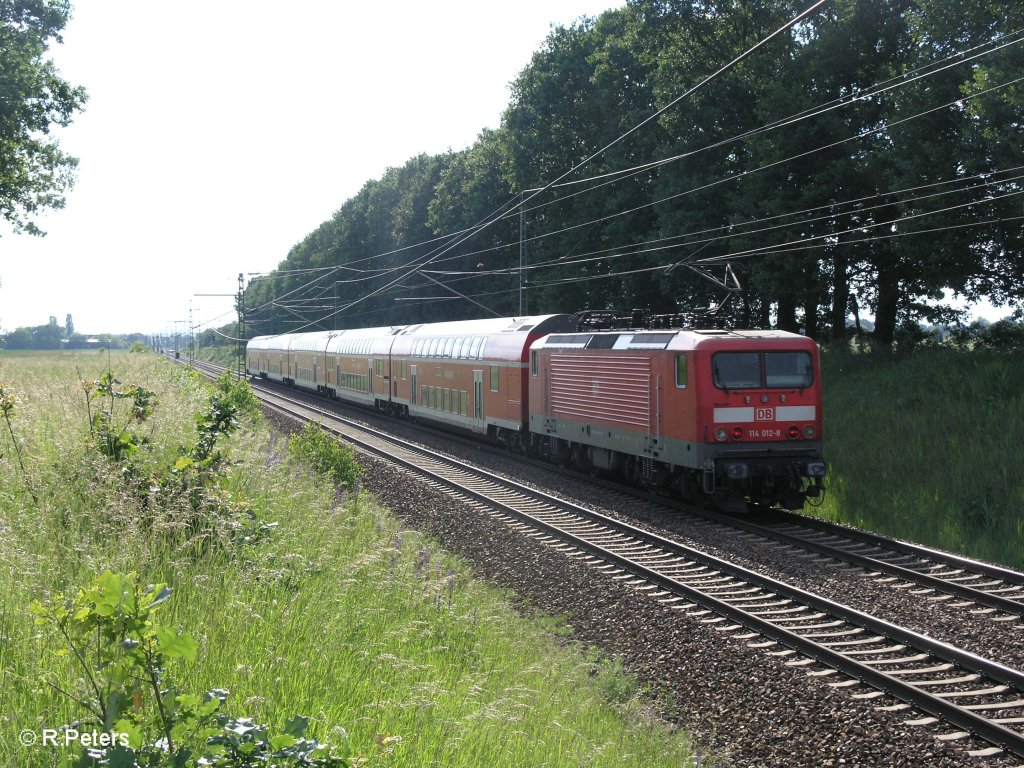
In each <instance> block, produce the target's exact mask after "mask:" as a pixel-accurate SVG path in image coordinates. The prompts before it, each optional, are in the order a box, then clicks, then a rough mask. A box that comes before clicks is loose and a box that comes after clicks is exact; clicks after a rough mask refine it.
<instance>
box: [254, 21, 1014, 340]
mask: <svg viewBox="0 0 1024 768" xmlns="http://www.w3.org/2000/svg"><path fill="white" fill-rule="evenodd" d="M819 5H820V4H819ZM809 10H811V9H809ZM1014 34H1015V35H1016V34H1019V33H1014ZM1017 42H1020V40H1015V41H1012V42H1006V43H1005V46H1008V45H1012V44H1016V43H1017ZM755 47H756V46H755ZM977 55H979V56H980V55H983V54H981V53H979V54H977ZM959 63H963V62H962V61H957V62H955V63H954V64H950V65H948V66H955V65H956V64H959ZM928 66H929V67H931V66H933V65H928ZM944 68H948V67H943V68H942V69H944ZM922 69H925V68H922ZM942 69H934V70H933V71H930V72H926V73H925V74H921V75H919V76H918V78H920V77H926V76H929V75H930V74H934V73H935V72H937V71H942ZM719 71H721V70H719ZM918 78H915V79H918ZM1019 80H1020V79H1017V80H1012V81H1009V82H1008V83H1003V84H1001V85H999V86H994V87H993V88H991V89H986V90H985V91H982V92H979V93H977V94H971V95H969V96H965V97H963V98H961V99H957V100H955V101H954V102H949V103H947V104H946V105H943V106H942V107H936V108H934V109H932V110H926V111H924V112H921V113H918V114H917V115H915V116H911V117H909V118H904V119H902V120H898V121H893V122H890V123H888V124H886V125H885V126H883V127H881V128H879V129H877V130H878V131H882V130H889V129H891V128H892V127H894V126H896V125H899V124H900V123H902V122H905V121H906V120H910V119H914V118H915V117H920V116H922V115H925V114H928V113H930V112H933V111H935V110H936V109H942V108H943V107H948V106H950V105H951V104H958V103H961V102H963V101H965V100H967V99H970V98H976V97H978V96H980V95H984V94H985V93H988V92H990V91H992V90H995V89H997V88H1001V87H1007V86H1009V85H1012V84H1015V83H1016V82H1018V81H1019ZM891 87H896V86H891ZM691 92H692V91H691ZM879 92H881V91H880V90H874V91H870V90H869V91H866V92H864V93H863V94H859V95H858V98H851V99H850V100H849V103H855V102H856V101H857V100H863V99H864V98H867V97H868V95H870V94H877V93H879ZM685 95H686V94H684V96H685ZM680 98H682V97H680ZM673 103H675V102H673ZM670 106H671V104H670V105H668V106H667V107H666V108H665V109H667V108H669V107H670ZM833 108H834V107H833ZM662 111H664V110H662ZM820 113H821V111H819V112H812V113H811V114H810V115H809V116H814V115H816V114H820ZM653 117H654V116H652V117H651V118H648V119H647V120H645V121H644V122H648V121H649V120H650V119H653ZM644 122H642V123H640V124H638V125H637V126H634V128H632V129H631V130H630V131H629V132H627V133H626V134H623V135H622V136H621V137H620V138H619V139H618V140H616V141H619V140H621V139H623V138H625V136H627V135H629V133H631V132H633V131H635V130H636V129H638V128H639V127H640V126H642V125H643V124H644ZM767 128H768V127H767V126H766V127H762V128H760V129H755V131H754V132H757V131H763V130H767ZM754 132H747V133H746V134H741V135H740V136H741V137H743V136H749V135H753V133H754ZM867 135H869V134H865V133H859V134H857V135H854V136H850V137H848V138H847V139H844V140H843V141H850V140H856V139H860V138H864V137H866V136H867ZM614 143H615V142H613V144H614ZM839 143H842V142H835V143H832V144H829V145H826V146H824V147H819V148H818V149H816V150H811V151H810V152H808V153H801V154H798V155H793V156H791V157H790V158H786V159H783V160H780V161H776V162H775V163H770V164H767V165H765V166H762V167H761V168H758V169H752V170H751V171H747V172H744V173H743V174H737V175H732V176H729V177H725V178H723V179H720V180H718V181H717V182H714V183H713V184H718V183H725V182H727V181H733V180H737V179H739V178H742V177H743V176H745V175H749V174H751V173H755V172H757V171H759V170H763V169H764V168H770V167H773V166H775V165H778V164H780V163H783V162H787V161H788V160H792V159H795V158H798V157H804V156H807V155H808V154H812V153H813V152H817V151H822V150H823V149H827V148H830V147H833V146H836V145H837V144H839ZM610 146H612V144H609V145H608V146H606V147H605V148H604V149H603V150H601V151H604V150H606V149H608V148H609V147H610ZM596 156H597V153H595V154H594V155H592V156H591V157H590V158H588V160H587V161H584V163H581V164H579V165H577V166H575V167H574V168H573V169H570V171H568V172H567V173H566V174H563V176H562V177H559V179H564V178H565V177H566V176H567V175H569V174H571V173H573V172H574V171H575V170H576V169H578V168H579V167H581V166H582V165H583V164H585V163H586V162H589V161H590V160H592V159H593V158H594V157H596ZM671 160H672V158H669V159H667V160H666V162H669V161H671ZM626 170H629V169H626ZM624 172H625V171H622V172H618V173H620V174H621V173H624ZM592 178H598V177H592ZM557 181H558V180H556V182H557ZM580 181H585V180H580ZM556 182H552V183H551V184H549V185H546V186H545V187H543V188H541V190H540V191H538V192H537V193H536V194H540V192H541V191H544V190H546V189H550V188H552V187H553V186H556ZM572 183H577V182H572ZM713 184H712V185H706V186H702V187H699V188H696V189H694V190H688V191H685V192H681V193H677V194H674V195H671V196H668V197H665V198H662V199H660V200H658V201H653V202H651V203H649V205H658V204H663V203H665V202H668V201H671V200H674V199H678V198H679V197H681V196H683V195H686V194H692V193H693V192H695V191H701V190H703V189H706V188H708V186H713ZM536 194H535V195H533V196H531V198H530V199H533V198H534V197H535V196H536ZM562 199H564V198H562ZM643 207H646V206H642V207H639V208H634V209H630V210H627V211H620V212H616V213H615V214H611V215H606V216H602V217H601V218H600V219H594V220H592V221H590V222H584V223H583V224H579V225H575V226H573V227H569V228H565V229H562V230H558V231H556V232H549V233H544V234H542V235H538V236H535V237H533V238H530V239H529V240H530V241H533V240H539V239H542V238H544V237H552V236H554V235H556V234H561V233H564V232H567V231H571V230H572V229H576V228H580V227H585V226H593V225H595V224H596V223H600V222H603V221H606V220H608V219H609V218H610V217H612V216H622V215H628V214H630V213H634V212H636V211H637V210H641V209H642V208H643ZM786 215H790V214H782V216H786ZM484 221H485V222H487V220H486V219H485V220H484ZM489 223H492V222H488V223H487V225H489ZM747 224H749V222H748V223H744V224H743V225H744V226H745V225H747ZM477 231H480V229H477V228H467V229H466V230H462V231H461V233H460V234H463V235H464V237H460V238H458V239H457V241H456V242H453V243H451V244H449V245H448V246H446V247H445V248H443V249H441V250H439V251H438V252H435V253H433V254H429V255H428V256H426V257H424V258H422V259H420V260H418V261H417V262H416V263H414V264H412V265H403V266H400V267H395V268H393V269H390V270H382V271H381V272H380V273H378V274H398V273H399V272H403V273H404V276H405V277H406V278H407V277H409V276H411V275H413V274H416V273H418V272H422V271H429V270H426V269H425V268H426V267H427V266H429V265H431V264H436V263H440V262H441V261H442V258H441V257H442V256H443V255H445V254H446V253H448V252H449V251H451V250H452V249H453V248H455V247H457V245H459V244H461V243H464V242H466V241H467V240H468V239H469V237H471V236H472V235H473V234H474V233H475V232H477ZM748 234H749V233H748ZM447 237H448V236H445V238H447ZM677 237H685V236H677ZM445 238H438V239H436V240H440V239H445ZM436 240H435V241H429V242H436ZM413 247H417V246H406V247H405V248H403V249H398V250H408V249H409V248H413ZM394 252H397V251H392V252H389V253H394ZM481 252H485V251H481ZM463 255H465V254H463ZM379 257H380V256H379V255H378V256H370V257H366V258H365V259H361V260H360V262H356V263H370V262H371V261H372V259H374V258H379ZM453 258H454V257H453ZM718 258H725V257H718ZM563 263H573V262H563ZM346 266H349V265H346ZM530 268H531V269H532V268H534V267H533V266H532V265H531V267H530ZM353 271H355V272H358V271H359V270H353ZM515 271H517V270H515V269H509V270H502V272H505V273H509V272H515ZM432 274H438V273H436V272H432ZM479 274H485V273H479ZM366 279H372V278H366V277H358V278H352V279H351V281H353V282H354V281H357V280H358V281H363V280H366ZM401 282H402V280H395V281H392V282H391V283H389V285H387V286H383V287H382V288H381V289H378V290H377V291H375V292H373V294H371V295H382V294H384V293H385V292H387V291H388V290H390V289H391V288H393V287H395V286H396V285H398V284H400V283H401ZM307 287H308V286H307ZM299 290H301V288H298V289H295V291H293V292H292V293H295V292H296V291H299ZM282 298H283V297H282ZM366 298H368V297H366ZM363 300H365V299H363ZM357 303H358V302H351V303H348V304H347V305H346V306H345V307H341V308H339V309H338V310H336V312H335V313H334V314H338V313H341V312H344V311H346V310H347V309H348V308H350V307H352V306H354V305H355V304H357ZM264 306H267V305H264ZM330 316H331V315H329V316H328V318H329V317H330ZM322 319H327V318H322ZM312 324H313V323H310V325H312Z"/></svg>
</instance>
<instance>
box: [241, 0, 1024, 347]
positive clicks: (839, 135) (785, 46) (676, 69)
mask: <svg viewBox="0 0 1024 768" xmlns="http://www.w3.org/2000/svg"><path fill="white" fill-rule="evenodd" d="M1019 6H1020V3H994V2H991V0H966V2H960V1H958V2H953V0H921V1H920V2H914V3H907V2H902V0H876V1H875V2H858V1H857V0H835V1H834V2H831V3H828V4H826V5H825V6H824V7H823V8H822V9H820V10H819V11H818V12H816V13H815V14H813V15H811V16H810V17H808V18H807V19H806V20H804V21H803V22H802V23H801V24H799V25H798V26H797V27H795V28H794V29H792V30H791V31H790V32H788V33H787V34H783V35H780V36H778V37H777V38H775V39H774V40H772V41H771V42H770V43H768V44H766V45H764V46H762V47H761V48H760V49H759V50H758V51H757V52H756V53H755V54H754V55H752V56H751V57H749V58H747V59H745V60H744V61H742V62H741V63H739V64H738V65H737V66H736V67H734V68H732V69H731V70H730V71H728V72H723V73H722V74H721V75H720V76H718V77H716V78H715V80H714V81H713V82H712V83H710V84H709V85H708V86H707V87H703V88H699V89H696V90H694V91H693V92H692V93H689V95H688V96H687V98H685V99H682V100H679V97H680V96H681V95H682V94H685V93H688V92H689V91H690V90H691V89H692V88H693V87H694V86H695V85H696V84H698V83H700V82H701V81H702V80H704V78H706V77H707V76H708V75H709V74H711V73H713V72H715V71H716V70H718V69H719V68H720V67H721V66H722V65H723V64H725V63H726V62H728V61H729V60H730V59H732V58H733V57H734V56H738V55H739V54H741V53H742V52H744V51H746V50H747V49H749V48H750V47H751V46H753V45H754V44H756V43H758V42H759V41H761V40H762V39H764V38H765V37H766V36H767V35H768V34H769V33H771V32H773V31H774V30H776V29H778V28H779V27H780V26H781V25H782V24H783V23H784V22H785V21H787V20H789V19H791V18H792V17H793V16H794V15H795V14H796V12H797V11H798V10H802V7H801V8H798V7H797V6H796V5H794V4H793V3H792V2H790V1H789V0H769V1H767V2H758V3H752V2H739V3H717V4H700V3H693V2H663V1H662V0H635V1H634V2H630V3H628V4H626V5H625V7H623V8H619V9H615V10H610V11H607V12H606V13H604V14H602V15H601V16H600V17H599V18H597V19H589V20H581V21H579V22H577V23H575V24H573V25H572V26H570V27H567V28H563V27H559V28H555V29H553V30H552V31H551V33H550V35H549V36H548V38H547V39H546V40H545V41H544V43H543V45H542V46H541V47H540V49H539V50H538V51H536V52H535V53H534V55H533V56H532V58H531V60H530V61H529V63H528V64H527V66H525V67H524V68H523V70H522V71H521V73H520V74H519V76H518V77H517V78H516V79H515V81H514V82H513V83H512V85H511V93H512V98H511V101H510V103H509V105H508V108H507V109H506V111H505V113H504V115H503V118H502V124H501V126H500V127H499V128H498V129H496V130H487V131H483V132H482V133H481V134H480V136H479V139H478V140H477V142H476V143H475V144H474V145H473V146H472V147H469V148H468V149H466V150H464V151H462V152H457V153H452V152H448V153H445V154H443V155H437V156H434V157H424V156H419V157H415V158H411V159H410V160H409V161H408V162H407V163H405V164H404V165H403V166H402V167H400V168H393V169H390V170H388V171H387V173H385V174H384V176H383V177H381V178H380V179H375V180H371V181H368V182H367V183H366V185H365V186H364V187H363V189H362V190H360V192H359V193H358V194H357V195H356V196H354V197H352V198H351V199H349V200H347V201H345V202H343V203H342V204H341V206H340V208H339V209H338V211H337V213H336V214H335V215H334V216H333V217H332V218H331V219H330V220H328V221H325V222H324V223H323V224H322V225H320V226H319V227H317V228H316V229H315V230H314V231H313V232H310V233H309V234H308V235H307V236H306V237H305V238H304V239H303V240H302V241H301V242H300V243H299V244H297V245H296V246H295V247H294V248H293V249H292V250H291V251H290V252H289V253H288V256H287V258H286V259H285V260H284V261H283V262H282V263H281V264H280V270H281V271H280V272H279V273H277V274H271V275H269V276H267V277H265V278H261V279H259V280H257V281H255V282H254V283H253V285H251V286H250V288H249V289H248V291H247V294H246V296H245V304H246V306H252V307H258V308H259V310H257V311H256V312H254V313H253V315H252V316H251V317H250V318H249V320H250V321H251V323H252V326H251V327H250V330H253V329H255V330H256V332H257V333H260V334H271V333H280V332H285V331H287V330H288V329H289V328H290V327H292V326H291V325H290V322H292V321H295V320H296V319H298V320H300V322H302V321H305V322H306V323H310V324H311V323H313V322H314V321H319V322H321V323H322V327H325V328H326V327H341V328H347V327H359V326H368V325H377V324H384V323H403V322H411V323H418V322H430V321H434V320H453V319H460V318H463V317H468V316H480V314H482V312H483V311H485V310H484V309H483V307H486V308H488V309H493V310H494V311H496V312H498V313H500V314H506V315H507V314H514V313H519V312H520V310H519V309H518V307H519V302H518V298H519V297H518V292H519V290H520V287H521V286H526V287H528V288H529V290H528V293H527V294H526V298H527V305H526V310H528V311H529V312H531V313H546V312H572V311H576V310H579V309H608V308H618V309H625V310H629V309H632V308H640V309H645V310H649V311H654V312H675V311H686V310H691V309H693V308H695V307H701V306H708V305H709V303H717V302H718V301H720V300H721V292H720V291H718V290H717V288H714V287H712V284H711V283H710V282H705V281H703V280H702V279H700V278H697V277H696V276H695V275H694V274H693V273H692V272H691V271H690V270H688V269H686V268H671V269H670V267H672V266H673V265H677V266H680V265H682V264H684V263H685V262H686V261H689V260H692V259H693V258H694V257H696V256H697V254H699V258H705V257H724V256H726V255H729V254H734V255H736V263H737V265H742V266H743V270H742V274H741V280H742V284H743V287H744V291H743V293H742V295H741V296H738V297H736V300H734V301H733V302H732V303H731V304H730V305H729V307H728V308H727V312H723V313H721V314H720V315H719V318H720V319H721V320H724V321H725V322H726V323H731V324H733V325H739V326H744V327H768V326H771V325H774V326H776V327H780V328H784V329H787V330H796V329H798V328H802V329H804V330H805V331H806V333H807V334H808V335H810V336H812V337H815V338H828V337H831V338H835V339H840V338H844V337H845V336H846V323H847V319H848V317H849V316H850V314H851V310H852V308H853V306H854V305H855V306H856V308H857V309H856V312H857V313H858V315H859V316H861V315H863V316H868V315H870V316H871V317H873V318H874V319H875V321H876V322H875V324H874V330H873V331H872V336H873V338H874V340H875V341H876V342H877V343H880V344H883V345H886V346H891V345H892V344H893V343H894V342H897V341H898V339H897V335H898V333H899V331H900V328H901V326H907V327H910V326H909V324H911V323H914V322H918V321H926V322H928V323H933V324H934V323H938V322H948V321H949V320H950V317H949V316H950V314H956V311H955V310H950V309H948V308H945V309H943V308H942V304H941V300H942V295H943V292H944V291H947V290H949V289H952V290H954V291H956V292H957V294H959V295H961V296H964V297H966V298H967V299H970V300H975V299H978V298H981V297H985V296H987V297H990V298H991V299H992V301H993V303H995V304H1002V303H1016V302H1019V301H1020V300H1021V299H1022V298H1024V223H1022V221H1021V219H1020V216H1019V213H1020V200H1019V181H1018V180H1017V178H1016V177H1015V176H1013V175H1012V174H1013V173H1015V172H1014V171H1013V169H1014V168H1015V167H1017V166H1019V164H1020V149H1019V148H1020V147H1021V146H1022V145H1024V128H1022V126H1024V90H1022V89H1021V87H1020V84H1019V83H1016V82H1015V78H1017V77H1018V75H1019V72H1021V71H1022V70H1024V46H1020V45H1016V44H1014V40H1013V35H1014V34H1015V33H1016V31H1017V30H1019V29H1020V28H1021V22H1022V14H1021V11H1020V7H1019ZM965 51H973V52H975V53H976V56H972V57H969V58H965V57H963V56H962V54H963V53H964V52H965ZM958 57H959V59H960V60H959V63H958V62H957V58H958ZM911 72H914V73H918V75H920V77H917V76H915V77H913V78H912V77H909V76H908V74H907V73H911ZM882 84H886V86H885V87H882ZM983 91H987V92H984V93H983ZM670 103H673V106H672V108H671V109H669V110H668V111H666V112H665V113H664V114H663V115H661V116H660V117H659V119H658V120H652V121H650V122H646V123H645V124H644V125H643V126H642V127H640V128H639V130H635V131H631V129H633V128H634V127H637V126H639V125H640V124H641V122H644V121H646V119H647V118H649V117H651V116H652V115H653V114H654V113H655V112H657V111H658V110H659V109H660V108H662V107H664V106H665V105H667V104H670ZM627 132H629V133H628V135H627ZM620 136H621V137H622V140H621V141H620V140H618V139H619V137H620ZM598 150H601V152H600V154H596V153H597V152H598ZM591 156H593V159H592V160H590V161H588V162H587V164H586V165H585V167H583V168H582V169H581V170H580V171H579V172H577V173H574V174H572V175H571V176H569V177H568V178H566V179H565V180H564V182H563V183H562V184H560V185H558V186H556V187H553V188H551V189H548V190H546V191H545V192H543V193H541V194H538V195H536V196H533V194H532V192H533V191H534V190H536V189H537V188H538V187H541V186H543V185H544V184H545V183H547V182H549V181H552V180H554V179H556V178H559V177H561V176H562V174H564V173H565V172H567V171H568V170H569V169H570V168H572V167H573V166H574V165H575V164H577V163H582V162H583V161H584V160H586V159H587V158H588V157H591ZM517 200H522V201H523V205H522V206H521V210H517V206H516V205H515V203H516V201H517ZM481 222H486V226H485V227H481V228H479V229H477V228H476V225H477V224H478V223H481ZM470 228H473V235H472V239H465V241H462V240H463V239H462V238H461V235H462V234H467V233H468V232H469V231H470ZM452 233H460V237H459V240H460V242H459V243H458V244H457V245H456V244H454V243H453V240H452V239H447V238H449V237H453V236H452ZM468 237H469V235H468V234H467V238H468ZM449 245H451V246H452V247H450V248H449ZM435 248H436V249H437V250H436V251H435V250H433V249H435ZM765 249H774V250H775V252H774V253H770V254H768V255H765V254H764V253H763V252H764V250H765ZM745 253H747V254H752V253H759V254H760V255H758V256H757V258H748V257H746V256H744V255H743V254H745ZM431 254H433V255H435V256H436V257H438V258H437V261H436V263H435V265H434V266H435V267H436V269H437V271H436V272H432V274H433V275H434V276H433V277H430V275H428V277H430V280H431V281H434V282H430V283H424V284H421V285H417V286H416V287H415V288H413V287H411V286H410V285H407V284H402V283H401V282H400V279H396V274H400V273H402V272H404V271H405V270H406V269H407V266H408V265H410V264H414V263H422V260H423V259H425V258H428V256H429V255H431ZM521 254H522V255H523V256H524V257H525V259H526V261H527V266H528V270H529V271H528V273H526V274H522V273H520V271H519V263H520V255H521ZM332 265H337V266H339V267H341V268H343V269H351V270H353V272H352V274H357V275H359V279H358V280H345V281H338V282H335V283H334V284H329V283H324V282H323V281H321V280H320V279H318V278H311V275H310V273H308V272H304V271H303V270H308V269H324V268H326V267H330V266H332ZM428 272H430V270H428ZM325 274H326V273H325ZM409 274H411V273H409ZM424 274H425V273H424ZM716 276H717V275H716ZM307 283H309V287H308V288H304V286H305V285H306V284H307ZM440 283H444V286H442V285H440ZM400 291H402V292H411V293H412V295H401V294H400V293H399V292H400ZM456 292H457V293H458V294H461V295H462V296H465V297H468V298H469V301H465V300H456V297H455V294H456ZM282 296H288V297H289V298H290V301H289V302H287V304H288V306H287V308H285V307H284V306H283V305H282V304H281V302H277V301H275V299H276V298H278V297H282ZM396 297H397V298H399V301H398V302H397V303H396V301H395V299H396ZM442 297H443V298H445V299H450V300H445V301H440V300H432V299H440V298H442ZM413 298H415V299H416V300H415V301H413V300H411V299H413ZM302 306H309V307H310V308H309V309H308V310H302V309H297V307H302ZM346 306H351V307H352V310H351V311H348V312H345V311H342V312H341V313H338V312H336V309H338V308H343V307H346ZM313 307H316V308H315V309H314V308H313ZM296 313H298V317H296ZM374 317H375V318H378V319H379V322H376V321H374V320H372V318H374ZM329 324H330V325H329ZM902 335H903V337H904V340H906V337H907V335H906V334H902Z"/></svg>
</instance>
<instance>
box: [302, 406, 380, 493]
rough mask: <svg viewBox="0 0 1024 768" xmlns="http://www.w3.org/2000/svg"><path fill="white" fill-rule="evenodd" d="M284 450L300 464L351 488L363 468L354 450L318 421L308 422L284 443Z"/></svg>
mask: <svg viewBox="0 0 1024 768" xmlns="http://www.w3.org/2000/svg"><path fill="white" fill-rule="evenodd" d="M288 453H289V455H290V456H291V457H292V459H293V460H294V461H296V462H299V463H300V464H303V465H306V466H309V467H310V468H311V469H313V470H314V471H315V472H316V473H317V474H320V475H324V476H325V477H328V478H330V480H331V482H333V483H334V485H335V486H343V487H345V488H348V489H349V490H351V489H352V488H353V487H354V486H355V483H356V480H357V479H358V478H359V475H361V474H362V472H363V469H362V467H360V466H359V463H358V462H357V461H356V453H355V451H354V450H352V449H351V448H350V447H348V446H346V445H342V444H341V443H340V442H338V440H337V439H335V438H334V437H333V436H332V435H331V434H330V433H329V432H327V430H325V429H324V428H323V427H322V426H321V425H320V424H315V423H313V422H308V423H307V424H306V426H305V427H303V428H302V431H301V432H299V433H298V434H297V435H295V436H294V437H293V438H292V439H291V442H290V443H289V444H288Z"/></svg>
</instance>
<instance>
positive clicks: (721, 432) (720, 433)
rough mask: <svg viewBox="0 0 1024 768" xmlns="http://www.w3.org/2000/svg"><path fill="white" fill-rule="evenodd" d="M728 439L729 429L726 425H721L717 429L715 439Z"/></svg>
mask: <svg viewBox="0 0 1024 768" xmlns="http://www.w3.org/2000/svg"><path fill="white" fill-rule="evenodd" d="M728 439H729V430H727V429H726V428H725V427H719V428H718V429H716V430H715V440H718V441H719V442H724V441H726V440H728Z"/></svg>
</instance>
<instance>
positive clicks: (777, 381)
mask: <svg viewBox="0 0 1024 768" xmlns="http://www.w3.org/2000/svg"><path fill="white" fill-rule="evenodd" d="M711 365H712V370H713V376H714V382H715V386H716V387H718V388H719V389H724V390H730V389H804V388H806V387H809V386H811V384H812V383H813V382H814V372H813V370H812V369H811V355H810V353H808V352H718V353H716V354H714V355H712V357H711Z"/></svg>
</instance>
